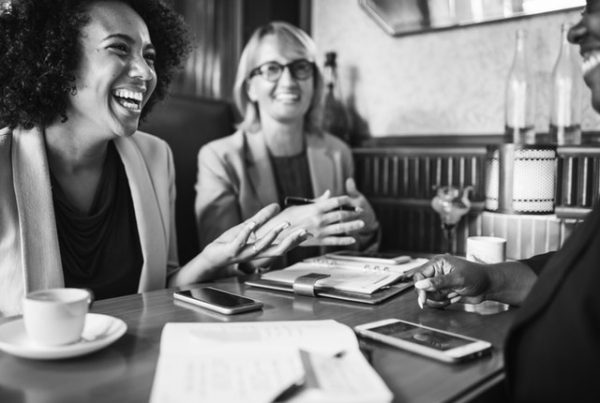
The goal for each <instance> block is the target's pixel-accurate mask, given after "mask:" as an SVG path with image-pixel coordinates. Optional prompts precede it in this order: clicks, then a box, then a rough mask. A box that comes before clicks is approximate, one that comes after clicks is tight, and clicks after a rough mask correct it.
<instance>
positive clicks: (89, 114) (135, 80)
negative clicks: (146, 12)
mask: <svg viewBox="0 0 600 403" xmlns="http://www.w3.org/2000/svg"><path fill="white" fill-rule="evenodd" d="M88 15H89V17H90V20H89V22H88V24H87V25H86V26H85V27H84V28H83V29H82V32H81V60H80V62H79V67H78V68H77V71H76V78H75V87H76V90H77V92H76V93H75V94H74V95H73V96H71V97H70V105H69V107H68V110H67V116H68V118H69V120H74V121H75V122H81V123H84V124H85V125H86V128H87V129H90V130H94V131H97V132H98V133H101V134H109V133H110V134H111V135H117V136H127V135H130V134H133V133H134V132H135V131H136V130H137V127H138V124H139V119H140V114H141V111H142V108H143V107H144V105H145V104H146V102H147V101H148V99H149V98H150V95H151V94H152V92H153V91H154V89H155V87H156V72H155V70H154V59H155V57H156V52H155V50H154V47H153V46H152V42H151V41H150V34H149V32H148V28H147V26H146V24H145V22H144V21H143V20H142V18H141V17H140V16H139V15H138V14H137V13H136V12H135V11H134V10H133V9H132V8H131V7H129V6H128V5H127V4H124V3H120V2H117V1H99V2H96V3H93V4H92V5H91V6H90V9H89V13H88Z"/></svg>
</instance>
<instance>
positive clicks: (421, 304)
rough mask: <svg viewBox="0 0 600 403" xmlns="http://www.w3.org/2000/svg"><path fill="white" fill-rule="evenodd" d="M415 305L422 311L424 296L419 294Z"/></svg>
mask: <svg viewBox="0 0 600 403" xmlns="http://www.w3.org/2000/svg"><path fill="white" fill-rule="evenodd" d="M417 304H419V308H421V309H423V305H424V304H425V296H424V295H423V294H419V296H418V297H417Z"/></svg>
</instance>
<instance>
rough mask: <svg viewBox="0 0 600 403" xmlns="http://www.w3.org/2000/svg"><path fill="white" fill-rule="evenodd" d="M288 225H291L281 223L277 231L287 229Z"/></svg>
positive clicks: (287, 222) (286, 222)
mask: <svg viewBox="0 0 600 403" xmlns="http://www.w3.org/2000/svg"><path fill="white" fill-rule="evenodd" d="M290 225H292V224H290V222H289V221H285V222H284V223H282V224H281V225H280V226H279V229H281V230H282V231H283V230H284V229H286V228H288V227H289V226H290Z"/></svg>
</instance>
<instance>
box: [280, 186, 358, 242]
mask: <svg viewBox="0 0 600 403" xmlns="http://www.w3.org/2000/svg"><path fill="white" fill-rule="evenodd" d="M342 206H348V207H350V209H349V210H342V209H341V207H342ZM360 214H361V210H360V208H358V209H355V208H353V206H352V203H351V202H350V197H348V196H339V197H329V191H327V192H325V193H324V194H323V195H322V196H321V197H319V198H317V199H315V200H314V202H313V203H310V204H305V205H301V206H291V207H288V208H286V209H285V210H283V211H282V212H281V213H279V215H277V217H276V218H277V220H284V221H287V222H289V223H290V224H291V226H290V228H288V229H287V230H286V231H285V232H284V234H283V235H287V233H288V232H289V231H296V230H297V229H299V228H303V229H304V230H306V231H307V232H308V233H309V234H311V235H312V237H310V238H309V239H308V240H307V241H305V242H303V243H302V246H313V245H338V246H344V245H352V244H354V243H355V242H356V240H355V239H354V237H353V236H352V234H353V233H355V232H357V231H359V230H361V229H362V228H363V227H364V226H365V223H364V221H362V220H361V219H359V217H360Z"/></svg>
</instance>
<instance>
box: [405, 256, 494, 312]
mask: <svg viewBox="0 0 600 403" xmlns="http://www.w3.org/2000/svg"><path fill="white" fill-rule="evenodd" d="M486 266H487V265H483V264H479V263H475V262H471V261H468V260H465V259H463V258H459V257H456V256H451V255H439V256H435V257H434V258H433V259H431V260H430V261H429V262H427V263H425V264H424V265H423V266H421V267H418V268H416V269H413V270H412V271H410V272H408V273H407V275H412V276H413V280H414V281H415V289H416V291H417V294H418V299H417V302H418V303H419V306H420V307H421V308H422V307H423V306H424V305H427V306H430V307H434V308H442V307H445V306H447V305H449V304H453V303H456V302H458V301H462V302H467V303H472V304H477V303H479V302H481V301H483V299H484V298H485V296H486V293H487V292H488V290H489V288H490V284H491V280H490V278H489V275H488V274H489V270H487V269H486Z"/></svg>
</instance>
